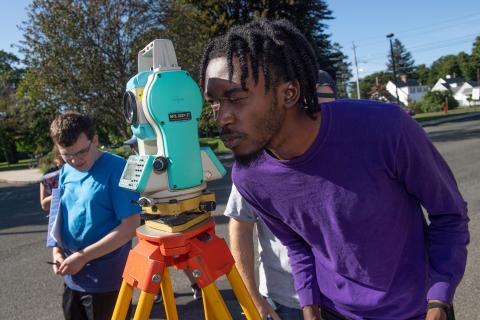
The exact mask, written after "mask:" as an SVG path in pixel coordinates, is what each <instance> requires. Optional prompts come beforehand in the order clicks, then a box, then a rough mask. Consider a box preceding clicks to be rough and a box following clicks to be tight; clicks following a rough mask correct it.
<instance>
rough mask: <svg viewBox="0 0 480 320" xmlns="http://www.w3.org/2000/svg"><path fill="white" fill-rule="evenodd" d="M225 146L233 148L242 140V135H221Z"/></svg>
mask: <svg viewBox="0 0 480 320" xmlns="http://www.w3.org/2000/svg"><path fill="white" fill-rule="evenodd" d="M221 138H222V141H223V144H224V145H225V147H227V148H229V149H233V148H235V147H236V146H238V144H240V142H241V141H242V136H240V135H224V136H222V137H221Z"/></svg>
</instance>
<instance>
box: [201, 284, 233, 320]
mask: <svg viewBox="0 0 480 320" xmlns="http://www.w3.org/2000/svg"><path fill="white" fill-rule="evenodd" d="M202 295H203V308H204V310H205V319H206V320H232V315H231V314H230V311H228V308H227V305H226V304H225V301H223V298H222V296H221V295H220V292H219V291H218V289H217V287H216V286H215V283H211V284H209V285H208V286H206V287H205V288H202Z"/></svg>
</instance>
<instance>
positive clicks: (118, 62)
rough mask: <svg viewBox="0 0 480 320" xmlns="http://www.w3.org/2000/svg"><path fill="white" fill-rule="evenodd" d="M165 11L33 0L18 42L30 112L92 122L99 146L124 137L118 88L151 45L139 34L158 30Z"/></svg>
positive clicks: (143, 2) (142, 5)
mask: <svg viewBox="0 0 480 320" xmlns="http://www.w3.org/2000/svg"><path fill="white" fill-rule="evenodd" d="M169 5H170V2H169V1H158V2H157V1H153V2H151V1H147V0H131V1H115V0H99V1H86V0H73V1H71V0H58V1H50V0H33V1H32V3H31V5H30V6H29V8H28V20H27V21H25V22H24V24H23V26H22V30H23V38H24V40H23V41H22V42H21V44H22V53H23V54H24V56H25V61H24V63H25V65H26V66H28V67H29V69H30V71H29V79H28V81H27V82H26V83H25V86H24V88H23V92H25V93H28V94H30V95H35V96H32V97H30V99H29V102H30V103H34V105H31V106H30V107H33V108H35V107H38V105H36V104H37V103H40V104H41V106H40V107H43V108H45V110H52V109H53V110H56V111H61V110H66V109H74V110H78V111H81V112H85V113H87V114H89V115H90V116H92V118H93V119H95V121H96V123H97V126H98V132H99V137H100V141H101V142H102V143H109V142H118V141H120V140H121V139H122V138H124V137H125V136H126V133H127V126H126V125H121V124H123V123H125V122H124V120H123V115H122V110H121V105H122V97H123V93H124V86H125V84H126V82H127V81H128V79H129V78H130V77H132V76H133V75H134V74H135V73H136V72H137V70H136V65H137V52H138V50H139V49H140V47H142V46H144V45H145V44H146V43H148V42H149V41H151V40H152V39H150V38H148V39H147V38H145V37H144V34H146V33H147V31H149V30H150V29H152V28H154V27H157V26H161V25H162V23H163V18H164V16H165V12H166V11H167V9H168V6H169ZM36 83H41V84H42V86H41V87H38V86H36V85H35V84H36ZM32 86H35V87H34V88H32ZM27 109H29V110H30V108H27ZM47 114H49V112H47ZM119 124H120V125H119ZM44 134H47V135H48V131H47V132H45V133H44Z"/></svg>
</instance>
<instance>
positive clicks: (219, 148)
mask: <svg viewBox="0 0 480 320" xmlns="http://www.w3.org/2000/svg"><path fill="white" fill-rule="evenodd" d="M200 144H201V145H207V146H209V147H210V148H212V150H213V151H214V152H215V153H216V154H221V153H231V152H232V151H230V149H228V148H227V147H225V145H224V144H223V141H222V139H220V138H219V137H215V138H200Z"/></svg>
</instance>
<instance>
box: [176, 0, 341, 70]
mask: <svg viewBox="0 0 480 320" xmlns="http://www.w3.org/2000/svg"><path fill="white" fill-rule="evenodd" d="M181 2H182V3H184V4H189V5H192V6H193V7H195V8H196V9H197V14H196V20H197V21H198V24H199V25H205V26H209V27H208V29H209V30H208V37H209V38H211V37H215V36H218V35H220V34H224V33H225V32H226V31H227V30H228V28H230V27H231V26H232V25H234V24H241V23H246V22H249V21H251V20H252V19H253V18H254V17H264V18H267V19H280V18H285V19H287V20H289V21H291V22H292V23H293V24H294V25H295V26H297V28H299V29H300V31H302V32H303V33H304V34H305V36H306V37H307V39H308V40H309V41H310V43H311V44H312V46H313V47H314V49H315V51H316V54H317V59H318V62H319V67H320V68H321V69H323V70H325V71H327V72H328V73H330V74H332V75H335V74H336V73H337V70H336V69H334V62H335V59H336V58H337V51H336V50H335V49H334V48H333V45H332V43H331V41H330V35H329V34H328V33H327V32H326V29H327V25H326V24H325V21H326V20H331V19H333V16H332V12H331V11H330V10H329V9H328V6H327V3H326V1H323V0H315V1H307V0H302V1H291V0H279V1H263V0H262V1H251V0H248V1H247V0H235V1H233V0H229V1H220V0H182V1H181Z"/></svg>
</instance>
